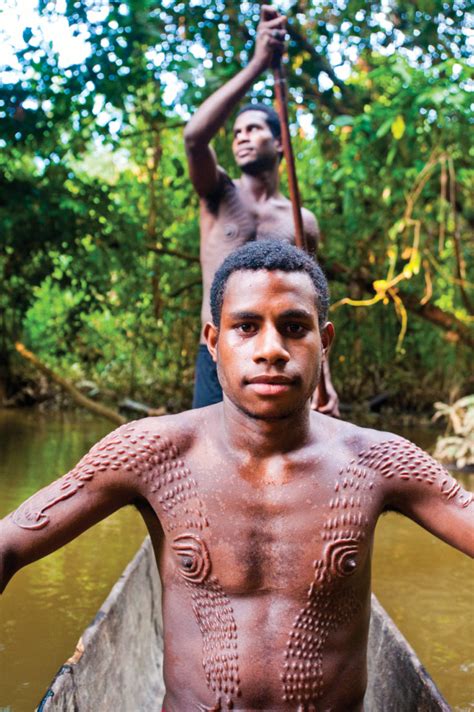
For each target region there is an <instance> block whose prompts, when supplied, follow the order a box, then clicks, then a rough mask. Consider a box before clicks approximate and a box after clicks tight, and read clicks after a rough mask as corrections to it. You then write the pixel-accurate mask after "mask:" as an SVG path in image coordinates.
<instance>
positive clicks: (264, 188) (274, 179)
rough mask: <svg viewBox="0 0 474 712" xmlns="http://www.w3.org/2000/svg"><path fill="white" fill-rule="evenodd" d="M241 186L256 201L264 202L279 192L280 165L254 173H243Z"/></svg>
mask: <svg viewBox="0 0 474 712" xmlns="http://www.w3.org/2000/svg"><path fill="white" fill-rule="evenodd" d="M239 183H240V188H241V189H242V190H243V191H244V192H246V193H250V194H251V195H252V197H253V198H254V200H255V201H256V202H264V201H265V200H268V199H269V198H273V197H274V196H276V195H278V194H279V178H278V166H275V167H274V168H269V169H265V170H263V171H260V172H259V173H257V174H255V175H253V174H252V173H242V175H241V177H240V181H239Z"/></svg>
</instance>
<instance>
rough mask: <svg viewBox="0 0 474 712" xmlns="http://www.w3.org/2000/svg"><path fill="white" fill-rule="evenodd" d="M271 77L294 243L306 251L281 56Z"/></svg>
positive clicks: (276, 58)
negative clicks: (284, 162)
mask: <svg viewBox="0 0 474 712" xmlns="http://www.w3.org/2000/svg"><path fill="white" fill-rule="evenodd" d="M273 77H274V80H275V99H276V105H277V112H278V116H279V119H280V125H281V142H282V144H283V155H284V157H285V161H286V166H287V170H288V187H289V189H290V200H291V207H292V209H293V221H294V224H295V244H296V247H300V248H301V249H303V250H306V251H308V246H307V244H306V238H305V234H304V229H303V218H302V215H301V199H300V192H299V189H298V179H297V177H296V168H295V158H294V155H293V147H292V145H291V136H290V127H289V121H288V101H287V90H286V81H285V75H284V71H283V67H282V64H281V57H280V56H276V57H275V59H274V62H273Z"/></svg>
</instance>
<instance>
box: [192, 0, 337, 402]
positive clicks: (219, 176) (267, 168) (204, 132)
mask: <svg viewBox="0 0 474 712" xmlns="http://www.w3.org/2000/svg"><path fill="white" fill-rule="evenodd" d="M285 36H286V17H284V16H283V15H280V13H278V12H277V11H276V10H274V9H273V8H272V7H270V6H268V5H263V6H262V13H261V19H260V24H259V26H258V31H257V42H256V45H255V53H254V56H253V58H252V60H251V61H250V63H249V64H248V65H247V66H246V67H244V69H242V71H241V72H239V73H238V74H237V75H236V76H235V77H233V78H232V79H231V80H230V81H229V82H227V83H226V84H224V86H222V87H221V88H220V89H218V90H217V91H216V92H215V93H214V94H213V95H212V96H210V97H209V98H208V99H207V100H206V101H205V102H204V104H203V105H202V106H201V107H200V108H199V109H198V111H197V112H196V114H195V115H194V116H193V117H192V119H191V121H190V122H189V123H188V125H187V126H186V128H185V131H184V139H185V146H186V154H187V157H188V164H189V172H190V176H191V180H192V183H193V186H194V188H195V190H196V192H197V194H198V195H199V198H200V226H201V267H202V275H203V301H202V309H201V321H202V325H203V327H204V324H205V323H206V322H207V321H209V319H210V311H209V291H210V287H211V283H212V279H213V277H214V274H215V272H216V270H217V269H218V267H219V266H220V264H221V263H222V261H223V260H224V258H225V257H227V255H228V254H229V253H231V252H233V251H234V250H236V249H237V248H238V247H240V246H241V245H243V244H244V243H246V242H249V241H252V240H262V239H267V238H269V237H270V236H271V239H278V240H284V241H286V242H291V243H294V241H295V228H294V224H293V216H292V209H291V203H290V201H289V200H288V199H287V198H285V196H283V195H282V194H281V193H280V190H279V173H278V166H279V163H280V160H281V158H282V144H281V129H280V122H279V119H278V115H277V113H276V112H275V111H274V110H273V109H272V108H270V107H268V106H266V105H264V104H247V105H245V106H244V107H243V108H242V109H241V110H240V111H239V113H238V114H237V118H236V121H235V124H234V130H233V135H234V138H233V143H232V150H233V153H234V157H235V160H236V163H237V165H238V167H239V168H240V170H241V171H242V175H241V177H240V178H239V179H236V180H233V179H231V178H230V177H229V176H228V175H227V173H226V172H225V171H224V169H223V168H221V167H220V166H219V165H218V163H217V159H216V155H215V153H214V151H213V149H212V148H211V146H210V141H211V140H212V138H213V137H214V136H215V134H216V133H217V131H218V130H219V129H220V128H221V127H222V126H223V125H224V124H225V122H226V120H227V119H228V118H229V116H230V114H231V112H232V111H233V110H234V108H235V106H236V104H237V103H238V102H239V101H240V100H241V99H242V98H243V97H244V96H245V94H246V93H247V91H248V90H249V89H250V87H251V86H252V84H253V83H254V82H255V80H256V79H257V78H258V77H259V76H260V75H261V74H262V72H264V71H265V70H266V69H268V68H269V67H270V66H271V63H272V59H273V56H274V54H275V53H277V54H278V55H281V54H283V52H284V50H285ZM302 217H303V227H304V232H305V237H306V242H307V245H308V248H309V251H310V252H311V253H312V254H314V253H315V251H316V247H317V244H318V237H319V229H318V223H317V221H316V218H315V216H314V215H313V213H311V212H310V211H309V210H306V209H305V208H303V209H302ZM323 381H324V389H321V390H323V391H325V392H326V393H325V394H324V396H323V395H322V393H319V389H317V390H316V393H315V396H314V398H313V408H314V409H317V410H319V411H321V412H324V413H328V414H329V415H335V416H338V415H339V408H338V397H337V394H336V391H335V390H334V387H333V385H332V382H331V376H330V371H329V364H328V361H327V359H325V361H324V365H323ZM221 400H222V389H221V386H220V383H219V380H218V378H217V373H216V368H215V364H214V363H213V361H212V359H211V357H210V355H209V352H208V350H207V347H206V345H205V340H204V334H203V331H201V343H200V345H199V353H198V358H197V362H196V376H195V387H194V398H193V407H195V408H199V407H202V406H205V405H211V404H213V403H217V402H219V401H221Z"/></svg>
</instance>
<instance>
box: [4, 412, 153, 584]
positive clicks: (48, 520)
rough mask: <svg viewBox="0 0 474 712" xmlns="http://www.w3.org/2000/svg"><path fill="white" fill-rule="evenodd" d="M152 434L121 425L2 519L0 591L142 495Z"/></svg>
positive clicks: (151, 447) (134, 424)
mask: <svg viewBox="0 0 474 712" xmlns="http://www.w3.org/2000/svg"><path fill="white" fill-rule="evenodd" d="M153 438H155V439H156V440H159V436H150V435H148V434H147V435H146V437H145V436H144V435H143V432H142V426H141V424H140V423H129V424H127V425H124V426H121V427H120V428H118V429H117V430H115V431H114V432H112V433H110V434H109V435H107V436H106V437H105V438H104V439H103V440H101V441H100V442H99V443H97V444H96V445H94V447H93V448H92V449H91V450H90V452H89V453H87V455H85V456H84V457H83V458H82V460H80V462H79V463H78V464H77V465H76V467H74V469H72V470H71V471H70V472H69V473H68V474H66V475H64V477H61V478H60V479H59V480H56V481H55V482H53V483H52V484H50V485H49V486H47V487H45V488H44V489H42V490H40V491H39V492H37V493H36V494H34V495H33V496H32V497H30V498H29V499H27V500H26V501H25V502H23V504H21V505H20V506H19V507H18V509H16V510H15V511H14V512H12V513H11V514H9V515H8V516H7V517H5V518H4V519H2V520H0V592H1V591H3V589H4V588H5V586H6V585H7V583H8V581H9V580H10V579H11V577H12V576H13V575H14V574H15V573H16V572H17V571H18V570H19V569H21V568H22V567H23V566H25V565H27V564H29V563H31V562H33V561H36V560H37V559H40V558H42V557H43V556H46V555H47V554H50V553H51V552H52V551H55V550H56V549H59V548H60V547H61V546H64V545H65V544H67V543H68V542H69V541H71V540H72V539H74V538H75V537H77V536H79V534H81V533H82V532H83V531H85V530H86V529H88V528H89V527H91V526H92V525H93V524H96V523H97V522H98V521H100V520H101V519H104V518H105V517H107V516H109V514H112V513H113V512H114V511H116V510H117V509H119V508H120V507H123V506H125V505H126V504H130V503H132V502H133V501H136V500H137V499H138V498H140V497H143V496H146V488H145V489H144V487H143V482H144V481H146V478H145V475H146V468H147V466H148V465H147V462H149V460H150V453H151V451H152V450H153V449H154V448H155V447H159V443H158V442H157V443H155V442H154V440H153ZM142 490H143V492H142Z"/></svg>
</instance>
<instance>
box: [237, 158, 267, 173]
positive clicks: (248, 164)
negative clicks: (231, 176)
mask: <svg viewBox="0 0 474 712" xmlns="http://www.w3.org/2000/svg"><path fill="white" fill-rule="evenodd" d="M237 165H238V167H239V168H240V170H241V171H242V173H248V174H249V175H257V174H258V173H262V171H267V170H269V169H270V168H272V167H273V164H272V163H270V162H269V161H268V160H264V159H261V158H258V159H252V158H250V156H249V157H248V158H243V159H242V160H240V161H239V160H237Z"/></svg>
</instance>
